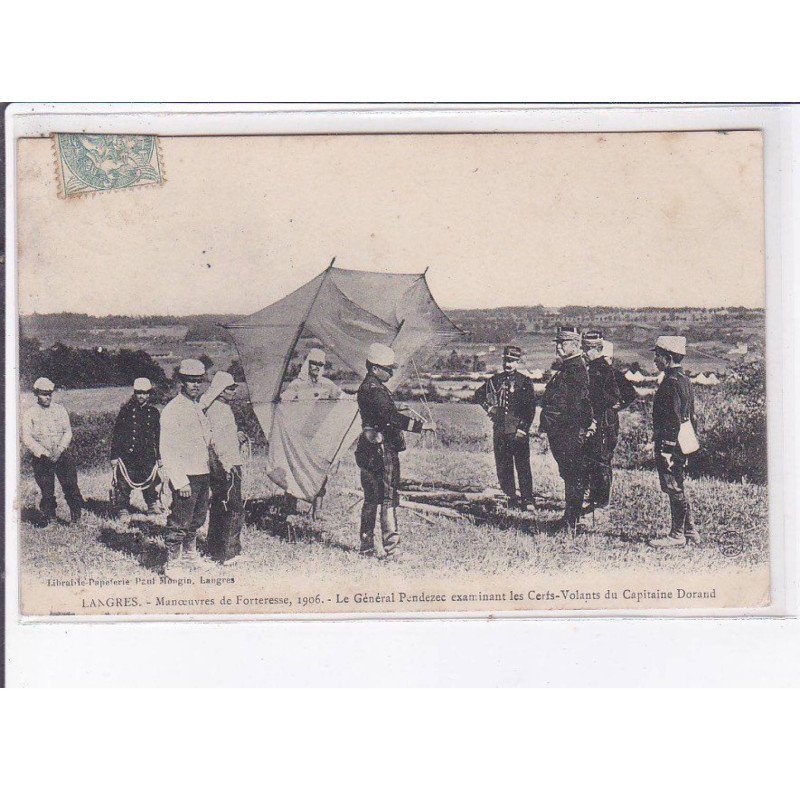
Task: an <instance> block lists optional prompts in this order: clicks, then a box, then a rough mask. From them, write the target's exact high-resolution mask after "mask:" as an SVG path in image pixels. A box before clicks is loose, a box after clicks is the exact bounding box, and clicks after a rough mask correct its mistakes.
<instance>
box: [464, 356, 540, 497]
mask: <svg viewBox="0 0 800 800" xmlns="http://www.w3.org/2000/svg"><path fill="white" fill-rule="evenodd" d="M521 357H522V350H521V349H520V348H519V347H516V346H515V345H508V346H507V347H506V348H505V349H504V350H503V371H502V372H498V373H497V375H492V377H491V378H489V380H487V381H486V383H485V384H484V385H483V386H481V388H480V389H478V391H477V392H475V398H474V401H475V402H476V403H480V404H481V405H482V406H483V407H484V408H485V409H486V411H487V412H488V414H489V416H490V417H491V419H492V425H493V428H494V463H495V467H496V468H497V479H498V480H499V481H500V488H501V489H502V490H503V493H504V494H505V495H506V496H507V497H508V504H509V506H511V507H514V506H516V507H518V508H522V509H525V508H527V507H528V506H529V505H533V477H532V476H531V446H530V439H529V438H528V433H529V431H530V428H531V422H533V415H534V412H535V410H536V394H535V392H534V388H533V381H532V380H531V379H530V378H528V377H527V376H526V375H522V374H521V373H519V372H517V364H518V363H519V360H520V358H521ZM515 465H516V468H517V479H518V480H519V493H520V497H517V488H516V483H515V480H514V466H515Z"/></svg>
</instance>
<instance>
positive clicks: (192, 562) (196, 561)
mask: <svg viewBox="0 0 800 800" xmlns="http://www.w3.org/2000/svg"><path fill="white" fill-rule="evenodd" d="M181 565H182V566H183V567H184V569H187V570H191V571H192V572H205V571H207V570H209V569H211V566H212V565H211V562H209V561H208V560H207V559H205V558H203V557H202V556H201V555H200V554H199V553H198V552H197V551H195V552H193V553H186V552H184V554H183V557H182V558H181Z"/></svg>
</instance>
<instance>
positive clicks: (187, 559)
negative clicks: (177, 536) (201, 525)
mask: <svg viewBox="0 0 800 800" xmlns="http://www.w3.org/2000/svg"><path fill="white" fill-rule="evenodd" d="M183 562H184V563H185V564H186V566H188V567H191V568H192V569H199V568H200V567H202V566H203V559H202V558H201V557H200V553H198V552H197V533H196V532H194V533H192V534H190V535H189V536H188V537H187V538H186V539H184V540H183Z"/></svg>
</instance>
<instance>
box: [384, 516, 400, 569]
mask: <svg viewBox="0 0 800 800" xmlns="http://www.w3.org/2000/svg"><path fill="white" fill-rule="evenodd" d="M381 537H382V539H383V552H384V555H385V557H386V558H395V557H396V556H397V546H398V545H399V544H400V534H399V533H398V531H397V510H396V509H395V507H394V505H392V504H391V503H384V504H383V505H382V506H381Z"/></svg>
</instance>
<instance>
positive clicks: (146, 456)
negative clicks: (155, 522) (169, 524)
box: [111, 378, 161, 517]
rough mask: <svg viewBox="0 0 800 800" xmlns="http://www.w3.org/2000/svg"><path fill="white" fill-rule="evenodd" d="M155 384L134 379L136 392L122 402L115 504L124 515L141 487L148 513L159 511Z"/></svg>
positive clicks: (114, 463)
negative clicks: (133, 490)
mask: <svg viewBox="0 0 800 800" xmlns="http://www.w3.org/2000/svg"><path fill="white" fill-rule="evenodd" d="M152 391H153V385H152V384H151V383H150V381H149V379H147V378H137V379H136V380H135V381H134V382H133V395H132V396H131V397H130V399H129V400H128V401H127V402H126V403H125V404H124V405H123V406H122V408H121V409H120V410H119V414H118V415H117V420H116V422H115V423H114V432H113V434H112V436H111V469H112V472H113V478H112V485H111V506H112V509H113V510H114V511H116V512H117V513H119V515H120V516H122V517H127V516H128V514H129V513H130V499H131V490H132V489H141V490H142V497H143V498H144V501H145V503H147V513H148V514H157V513H158V511H159V507H158V496H159V491H160V489H161V477H160V475H159V468H160V467H161V460H160V459H159V455H158V453H159V449H158V448H159V442H158V440H159V437H160V434H161V424H160V414H159V411H158V409H157V408H156V407H155V406H154V405H153V404H152V403H151V402H150V397H151V394H152Z"/></svg>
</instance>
